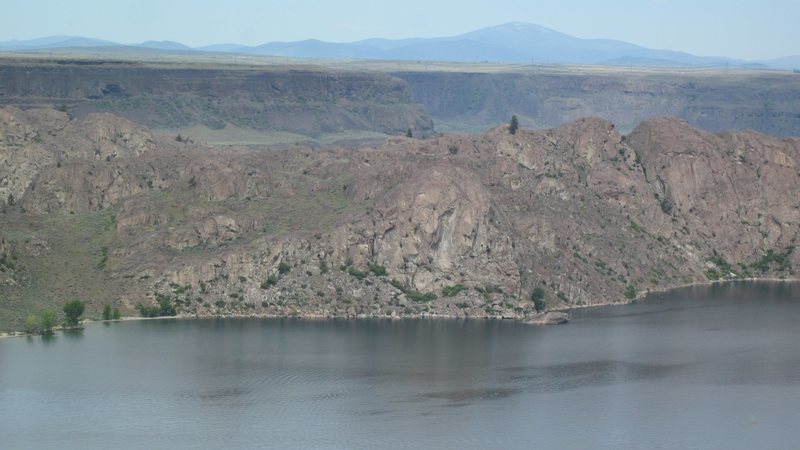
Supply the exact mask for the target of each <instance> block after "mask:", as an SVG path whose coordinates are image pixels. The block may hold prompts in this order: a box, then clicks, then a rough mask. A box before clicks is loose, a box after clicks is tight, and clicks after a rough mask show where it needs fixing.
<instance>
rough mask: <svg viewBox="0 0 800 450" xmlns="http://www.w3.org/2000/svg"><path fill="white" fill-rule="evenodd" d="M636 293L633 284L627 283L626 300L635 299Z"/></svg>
mask: <svg viewBox="0 0 800 450" xmlns="http://www.w3.org/2000/svg"><path fill="white" fill-rule="evenodd" d="M636 294H637V291H636V287H635V286H633V285H630V284H629V285H628V286H627V287H625V298H627V299H628V300H633V299H635V298H636Z"/></svg>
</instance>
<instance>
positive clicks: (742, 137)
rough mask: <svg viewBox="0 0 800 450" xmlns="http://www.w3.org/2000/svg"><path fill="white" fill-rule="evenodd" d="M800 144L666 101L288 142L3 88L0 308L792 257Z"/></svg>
mask: <svg viewBox="0 0 800 450" xmlns="http://www.w3.org/2000/svg"><path fill="white" fill-rule="evenodd" d="M798 158H800V140H798V139H795V138H787V139H775V138H771V137H768V136H766V135H762V134H758V133H755V132H724V133H720V134H710V133H706V132H702V131H699V130H697V129H695V128H692V127H691V126H689V125H688V124H687V123H686V122H684V121H681V120H679V119H672V118H662V119H653V120H649V121H646V122H644V123H642V124H641V125H639V126H638V127H637V128H636V129H635V130H634V131H633V132H632V133H631V134H629V135H628V136H622V135H620V133H619V132H618V131H617V129H616V127H615V126H614V125H613V124H612V123H610V122H608V121H605V120H601V119H582V120H579V121H576V122H573V123H571V124H568V125H565V126H562V127H559V128H557V129H549V130H541V131H527V130H520V131H519V132H518V133H517V134H516V135H511V134H510V133H509V132H508V128H507V127H505V126H500V127H497V128H494V129H492V130H490V131H489V132H487V133H485V134H482V135H475V136H471V135H445V136H441V137H436V138H429V139H409V138H392V139H389V140H387V141H386V142H385V143H384V144H383V145H379V146H377V147H369V148H363V149H360V150H352V149H326V150H321V151H319V150H315V151H312V150H311V149H308V148H304V147H302V146H294V147H292V148H290V149H282V150H280V151H279V150H273V149H269V148H254V147H247V148H235V147H227V146H226V147H220V148H206V147H203V146H200V145H197V144H194V143H187V142H176V141H174V140H173V139H170V140H162V139H160V138H158V137H157V136H154V135H153V134H152V133H150V132H149V131H148V130H147V129H145V128H143V127H141V126H139V125H136V124H134V123H132V122H130V121H128V120H125V119H122V118H119V117H115V116H111V115H108V114H102V115H89V116H88V117H87V118H85V119H81V120H78V119H70V118H69V117H68V116H67V115H66V114H63V113H60V112H57V111H53V110H28V111H22V110H19V109H14V108H6V109H4V110H2V112H0V202H2V205H3V206H2V214H0V230H2V231H0V242H2V247H0V248H1V249H2V254H3V260H2V262H3V266H2V273H3V277H2V278H0V298H2V299H3V300H2V302H0V317H3V320H4V323H5V324H6V326H12V325H19V324H20V321H21V319H22V317H24V315H25V314H27V313H29V312H37V313H38V312H40V311H41V310H42V309H43V308H46V307H49V306H52V305H60V304H61V303H62V302H63V301H64V299H68V298H72V297H78V298H82V299H85V300H87V301H88V302H89V305H90V311H98V310H99V309H101V308H102V305H103V304H106V303H110V304H114V305H115V306H118V307H121V308H123V309H124V310H127V311H129V312H131V311H132V309H133V307H134V306H135V305H136V304H138V303H144V304H149V303H153V302H154V301H155V300H156V299H162V300H163V299H169V301H171V302H173V303H174V304H175V305H177V307H178V309H179V311H180V313H181V314H187V315H194V314H196V315H216V314H223V315H225V314H240V315H248V314H262V315H279V316H287V315H300V316H308V315H319V316H348V317H355V316H370V317H372V316H374V317H398V316H420V315H447V316H458V317H513V318H519V319H532V318H536V317H538V314H539V313H541V310H542V309H544V308H548V309H552V308H560V307H566V306H572V305H589V304H602V303H608V302H621V301H625V300H627V299H630V298H633V297H635V296H636V295H638V294H640V293H643V292H646V291H648V290H654V289H664V288H669V287H674V286H679V285H684V284H687V283H693V282H701V281H708V280H716V279H730V278H743V277H793V276H794V275H795V269H794V267H795V266H796V265H797V263H798V256H797V253H796V252H795V251H794V246H795V241H796V239H797V233H798V230H799V228H798V224H799V222H800V215H799V214H798V211H800V209H798V206H800V205H798V197H797V195H796V193H797V192H798V188H800V169H799V168H798V166H797V162H798ZM534 297H535V298H536V299H537V300H541V301H540V302H538V307H539V308H538V310H537V302H534V301H533V299H534ZM542 302H543V303H542Z"/></svg>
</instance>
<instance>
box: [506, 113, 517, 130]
mask: <svg viewBox="0 0 800 450" xmlns="http://www.w3.org/2000/svg"><path fill="white" fill-rule="evenodd" d="M518 129H519V120H517V116H516V115H513V116H511V122H510V123H509V124H508V132H509V133H511V134H517V130H518Z"/></svg>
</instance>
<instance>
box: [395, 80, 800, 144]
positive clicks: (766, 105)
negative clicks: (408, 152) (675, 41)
mask: <svg viewBox="0 0 800 450" xmlns="http://www.w3.org/2000/svg"><path fill="white" fill-rule="evenodd" d="M395 75H396V76H397V77H399V78H402V79H403V80H405V81H406V82H407V83H408V85H409V88H410V91H411V94H412V95H413V98H414V99H416V100H417V101H419V102H420V103H422V104H423V105H424V106H425V109H426V110H427V111H428V112H429V113H430V114H431V116H433V118H434V120H435V121H436V124H437V128H438V129H440V130H444V131H447V130H468V131H480V132H483V131H484V130H486V129H488V128H491V127H492V126H494V125H495V124H497V123H503V122H508V120H509V119H510V117H511V114H516V115H518V116H519V118H520V120H521V122H522V124H523V125H524V126H527V127H537V128H539V127H540V128H546V127H557V126H560V125H563V124H566V123H570V122H573V121H575V120H578V119H580V118H582V117H589V116H595V117H602V118H604V119H607V120H609V121H611V122H613V123H615V124H616V125H617V126H618V127H619V128H620V129H621V130H622V131H624V132H630V131H631V130H633V128H635V127H636V126H637V125H638V124H639V123H640V122H642V121H644V120H647V119H650V118H654V117H661V116H675V117H680V118H682V119H684V120H686V121H687V122H689V123H690V124H692V125H693V126H695V127H698V128H701V129H703V130H710V131H723V130H748V129H749V130H756V131H759V132H762V133H766V134H770V135H773V136H798V135H800V115H798V114H797V108H796V105H795V103H796V102H795V101H794V99H795V98H797V97H798V95H799V94H800V76H798V75H797V74H792V73H783V72H770V71H721V70H720V71H711V70H709V71H703V70H698V71H691V70H689V71H680V70H669V69H652V70H651V69H630V70H628V69H625V68H567V67H563V68H558V67H546V66H543V67H531V68H527V69H518V70H516V71H512V70H510V69H509V70H507V71H505V72H504V71H495V72H486V73H480V72H472V73H469V72H460V73H459V72H455V71H430V72H427V71H426V72H397V73H395Z"/></svg>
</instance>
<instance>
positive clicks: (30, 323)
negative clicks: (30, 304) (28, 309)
mask: <svg viewBox="0 0 800 450" xmlns="http://www.w3.org/2000/svg"><path fill="white" fill-rule="evenodd" d="M38 321H39V318H38V317H36V316H35V315H34V314H28V317H26V318H25V332H26V333H28V334H33V333H35V332H36V322H38Z"/></svg>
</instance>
